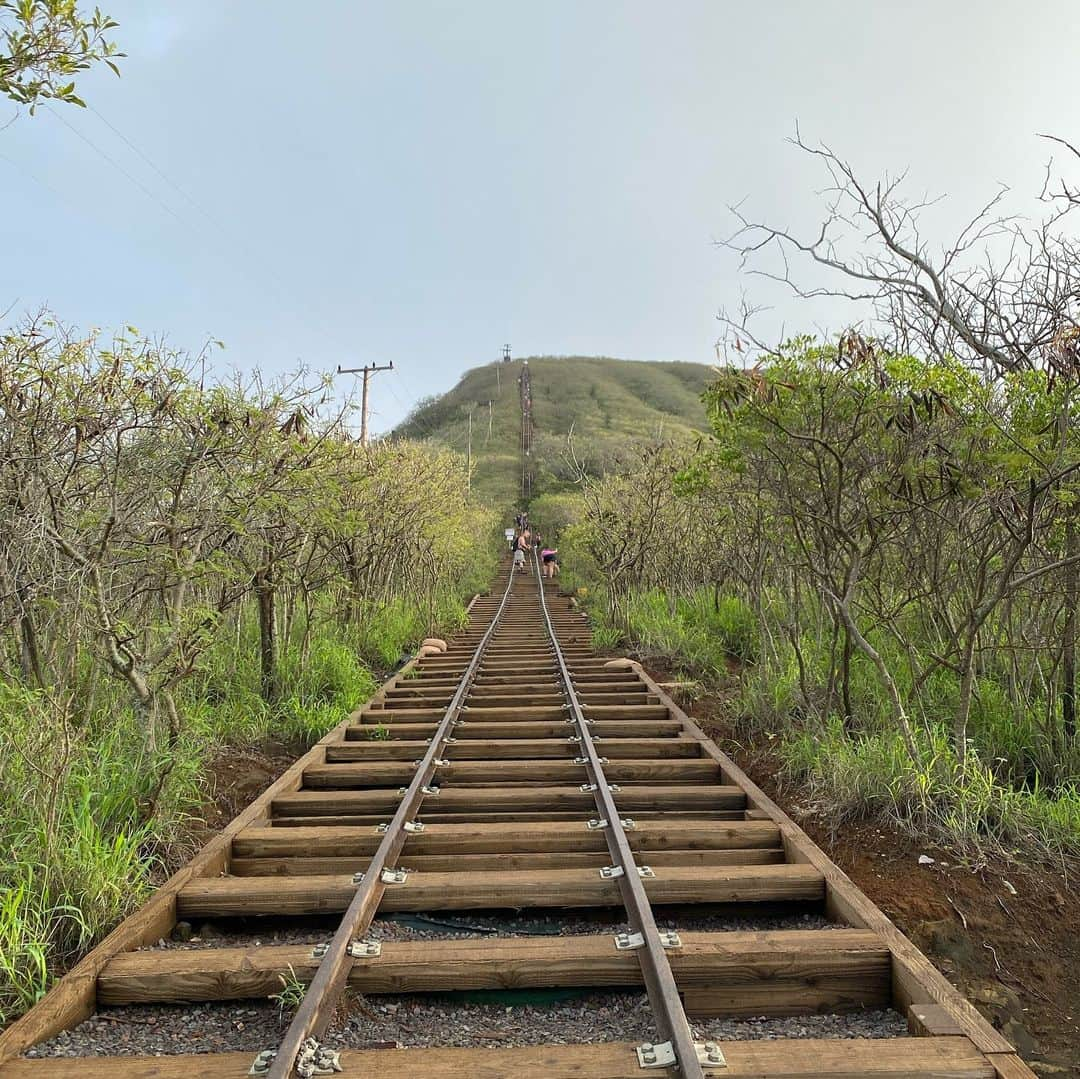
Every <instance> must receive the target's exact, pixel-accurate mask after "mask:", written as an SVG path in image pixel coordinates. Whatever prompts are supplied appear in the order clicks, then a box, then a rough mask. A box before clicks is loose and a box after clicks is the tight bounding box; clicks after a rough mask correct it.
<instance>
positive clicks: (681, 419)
mask: <svg viewBox="0 0 1080 1079" xmlns="http://www.w3.org/2000/svg"><path fill="white" fill-rule="evenodd" d="M528 364H529V370H530V372H531V381H532V396H533V419H534V427H535V438H534V443H533V453H532V460H533V466H534V484H533V492H534V495H542V494H544V493H546V492H552V491H560V490H564V489H566V488H568V487H569V486H570V485H571V484H572V483H573V481H574V480H575V479H576V477H577V475H578V470H579V468H580V469H582V470H584V472H585V473H586V474H588V475H594V476H596V475H602V474H603V473H604V472H607V471H609V470H611V469H612V468H613V467H616V465H617V464H618V462H619V460H620V459H621V458H622V457H625V456H626V452H627V449H628V447H629V446H630V445H631V444H632V443H633V442H634V441H636V440H640V439H642V438H656V437H668V438H679V437H686V438H689V437H692V436H694V435H696V434H697V433H698V432H700V431H703V430H705V429H706V427H707V417H706V415H705V409H704V407H703V405H702V403H701V393H702V391H703V390H704V388H705V386H706V384H707V383H708V381H709V378H710V376H711V374H712V369H711V368H709V367H707V366H705V365H703V364H694V363H645V362H636V361H628V360H614V359H607V358H602V357H583V356H566V357H535V358H529V360H528ZM521 367H522V361H514V362H513V363H492V364H488V365H486V366H484V367H477V368H474V369H473V370H471V371H468V372H466V374H465V375H464V376H462V379H461V381H460V382H459V383H458V384H457V385H456V386H455V387H454V388H453V389H452V390H451V391H450V392H449V393H446V394H443V395H442V396H440V397H435V398H431V399H429V400H427V401H422V402H421V403H420V404H419V405H418V406H417V407H416V408H415V409H414V410H413V412H412V414H411V415H410V416H409V417H408V418H407V419H406V420H405V421H404V423H402V424H401V426H400V427H399V428H398V429H397V431H396V432H395V434H396V435H397V436H399V437H405V438H422V439H428V440H431V441H433V442H435V443H436V444H439V445H444V446H450V447H452V448H453V449H455V450H457V451H458V452H464V451H465V450H466V447H467V445H468V428H469V413H470V411H471V412H472V417H473V421H472V422H473V435H472V452H473V462H474V472H473V487H474V490H476V491H477V492H478V493H479V494H480V495H481V496H482V497H483V498H484V499H485V500H486V501H487V502H488V503H489V504H491V505H493V506H497V507H500V508H505V507H508V506H510V505H511V504H513V503H514V502H516V501H517V499H518V496H519V492H520V489H521V452H520V445H521V443H520V439H521V411H520V404H519V399H518V378H519V376H520V374H521ZM489 402H491V409H490V413H489V408H488V403H489ZM489 420H490V422H489ZM571 434H572V450H571V444H570V442H569V441H568V439H569V437H570V436H571Z"/></svg>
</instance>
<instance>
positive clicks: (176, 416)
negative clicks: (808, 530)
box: [0, 320, 496, 1021]
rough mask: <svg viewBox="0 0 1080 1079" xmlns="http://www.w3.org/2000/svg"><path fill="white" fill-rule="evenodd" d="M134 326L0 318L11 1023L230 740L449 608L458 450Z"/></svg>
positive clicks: (467, 539) (365, 669)
mask: <svg viewBox="0 0 1080 1079" xmlns="http://www.w3.org/2000/svg"><path fill="white" fill-rule="evenodd" d="M325 391H326V386H325V383H323V382H321V381H318V380H314V381H310V380H305V379H304V378H303V377H300V376H297V377H294V378H291V379H288V380H285V381H283V382H281V383H278V384H276V385H274V386H267V385H263V384H261V383H259V382H258V381H257V380H255V381H251V382H250V383H245V384H241V383H234V384H231V385H214V384H208V383H207V381H206V380H205V373H204V371H203V370H202V364H201V362H200V361H199V360H192V359H189V358H187V357H184V356H181V355H177V354H174V353H171V352H168V351H165V350H163V349H161V348H158V347H156V346H154V345H153V344H151V343H150V342H147V341H145V340H143V339H140V338H139V337H138V336H137V335H135V334H134V333H133V332H132V333H129V334H128V335H126V336H125V337H122V338H120V339H118V340H116V341H114V342H111V343H105V342H103V341H100V340H97V339H95V338H89V339H70V338H68V337H66V336H65V335H64V333H63V332H62V330H61V329H60V328H59V327H57V326H56V325H54V324H52V323H50V322H47V321H44V320H43V321H39V322H37V323H35V324H33V325H30V326H28V327H26V328H25V330H24V331H22V332H18V333H11V334H8V335H7V336H5V337H4V338H2V339H0V421H2V422H0V500H2V502H3V505H4V506H5V507H6V509H5V527H4V529H3V530H2V533H0V847H2V849H3V850H4V851H5V852H9V854H10V856H9V857H7V858H5V860H4V863H3V866H2V868H0V895H2V896H3V900H2V902H0V1021H3V1019H4V1018H5V1017H7V1016H11V1015H12V1014H15V1013H17V1012H18V1011H19V1010H20V1009H22V1008H23V1007H25V1006H26V1005H28V1004H29V1003H32V1001H33V1000H34V999H35V998H36V997H37V996H38V995H40V993H41V992H42V991H43V988H44V986H45V983H46V979H47V974H48V971H49V970H50V969H51V968H53V967H55V965H57V964H58V963H61V962H63V961H64V960H65V959H67V958H69V957H71V956H72V955H74V954H77V953H78V952H79V951H80V950H81V949H82V948H84V947H85V946H86V945H88V944H90V943H92V942H93V941H94V940H95V939H96V938H98V937H99V936H101V935H102V934H103V933H104V932H106V931H107V930H108V929H110V928H111V927H112V925H113V924H115V922H116V921H117V919H118V918H120V917H121V916H122V915H123V914H124V913H126V912H127V911H128V910H129V909H130V908H131V907H132V905H133V904H135V903H137V902H138V900H139V899H140V898H141V897H142V896H143V895H144V894H145V891H146V888H147V886H148V883H149V881H150V879H151V877H152V876H153V874H154V872H155V867H156V865H157V864H158V862H159V861H165V862H167V861H168V860H169V855H170V846H171V844H172V843H174V842H175V840H176V838H177V836H178V834H179V833H180V832H181V831H182V828H181V825H182V822H183V819H184V816H185V814H188V813H190V812H192V811H193V810H194V809H196V808H197V807H198V805H199V803H200V801H201V793H202V786H201V785H202V777H203V776H204V774H205V769H206V762H207V760H208V759H209V757H210V756H211V755H212V754H213V753H214V752H215V751H216V750H217V749H218V748H219V747H220V746H221V745H222V744H223V743H224V742H228V741H234V742H241V743H242V742H246V741H251V740H256V739H258V738H260V737H266V736H268V735H272V736H274V737H278V738H286V739H289V740H306V739H310V738H313V737H317V736H319V735H321V734H322V733H324V732H325V731H326V730H327V729H328V728H329V727H331V726H332V725H333V724H335V723H337V722H340V721H341V720H342V719H344V718H345V716H346V715H347V714H348V713H349V711H350V710H351V709H353V708H354V707H356V706H357V705H358V704H359V703H360V702H361V701H362V700H363V699H364V698H366V697H367V696H368V695H369V694H370V693H371V692H372V690H373V689H374V687H375V679H374V676H373V674H372V672H371V670H370V669H369V666H368V665H371V666H373V667H375V668H376V669H378V668H385V667H387V666H390V665H392V664H393V662H394V661H395V660H396V659H397V657H398V656H399V654H400V651H401V649H402V648H403V647H404V646H406V645H408V644H409V643H410V642H416V641H418V640H419V639H420V638H421V637H422V636H423V635H424V634H425V633H427V632H429V631H430V630H432V629H434V628H436V627H438V626H444V627H446V628H453V627H454V625H456V624H458V623H459V622H460V620H461V618H462V617H463V607H462V603H461V600H462V597H463V596H464V595H465V594H467V593H469V592H470V591H472V590H474V589H476V588H478V587H483V586H484V585H486V583H487V581H488V580H489V578H490V574H491V572H492V571H493V568H494V557H493V556H494V545H493V537H494V525H495V523H496V522H495V521H494V517H493V515H492V514H491V513H490V512H489V511H486V510H482V509H479V508H477V507H476V506H475V505H474V504H473V503H471V502H470V501H469V499H468V497H467V492H466V471H465V468H464V462H463V461H462V459H461V458H460V457H459V456H457V455H455V454H453V453H451V452H450V451H441V452H437V453H433V452H432V450H431V448H430V447H427V446H419V445H417V444H415V443H409V442H404V441H402V442H396V443H393V444H390V443H387V444H381V445H378V446H375V447H371V448H369V449H365V448H362V447H360V446H358V445H357V444H356V443H354V442H352V441H350V440H349V439H348V438H347V436H346V433H345V428H344V426H343V422H342V416H341V415H340V414H338V413H329V412H327V411H326V403H325Z"/></svg>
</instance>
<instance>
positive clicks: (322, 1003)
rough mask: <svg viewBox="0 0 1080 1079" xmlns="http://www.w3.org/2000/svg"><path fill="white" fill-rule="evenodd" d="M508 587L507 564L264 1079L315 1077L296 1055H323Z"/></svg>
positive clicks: (510, 584)
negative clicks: (492, 606)
mask: <svg viewBox="0 0 1080 1079" xmlns="http://www.w3.org/2000/svg"><path fill="white" fill-rule="evenodd" d="M513 584H514V568H513V564H512V563H511V566H510V572H509V575H508V577H507V581H506V590H505V591H504V592H503V596H502V601H501V602H500V603H499V606H498V608H497V609H496V611H495V614H494V616H493V617H492V620H491V624H490V625H489V626H488V627H487V629H486V630H485V631H484V635H483V636H482V637H481V638H480V641H479V643H478V644H477V646H476V650H475V651H474V652H473V656H472V659H471V660H470V661H469V665H468V667H466V668H465V671H464V673H463V674H462V676H461V680H460V681H459V682H458V685H457V689H456V690H455V692H454V696H453V697H452V698H451V700H450V703H449V704H448V705H447V707H446V712H445V714H444V715H443V718H442V719H441V720H440V721H439V725H438V727H437V728H436V729H435V733H434V734H433V735H432V737H431V741H430V743H429V744H428V748H427V752H426V753H425V754H424V756H423V757H422V758H421V760H420V761H419V763H418V764H417V767H416V772H415V774H414V775H413V778H412V782H411V783H410V784H409V786H408V787H407V788H406V789H405V793H404V794H403V795H402V796H401V801H400V802H399V803H398V807H397V810H396V811H395V813H394V816H393V817H392V818H391V820H390V823H389V824H388V825H387V827H386V834H385V835H384V836H383V838H382V841H381V842H380V843H379V846H378V848H377V849H376V851H375V853H374V854H373V855H372V857H371V861H370V862H369V863H368V867H367V870H366V871H365V872H364V874H363V879H362V880H361V881H360V884H359V887H358V888H357V891H356V894H355V895H354V896H353V898H352V900H351V901H350V903H349V905H348V907H347V908H346V910H345V913H344V914H343V915H342V917H341V923H340V924H339V925H338V928H337V932H335V933H334V936H333V938H332V939H331V941H330V944H329V947H328V949H327V951H326V954H325V955H324V956H323V957H322V959H321V960H320V962H319V966H318V969H317V970H316V971H315V976H314V977H313V978H312V980H311V984H310V985H309V986H308V988H307V992H306V993H305V994H304V1000H303V1002H302V1003H301V1005H300V1007H299V1008H298V1009H297V1011H296V1015H294V1016H293V1020H292V1022H291V1023H290V1024H289V1029H288V1030H286V1032H285V1034H284V1035H283V1036H282V1039H281V1041H280V1042H279V1044H278V1048H277V1053H276V1055H275V1056H274V1058H273V1061H272V1062H271V1063H270V1065H269V1068H268V1069H267V1070H266V1071H265V1073H264V1074H265V1075H266V1076H267V1079H289V1077H290V1076H292V1075H293V1074H294V1071H295V1073H296V1074H298V1075H305V1074H306V1075H312V1074H315V1072H314V1071H308V1070H307V1069H306V1067H304V1068H301V1067H300V1066H299V1065H300V1055H301V1050H302V1049H305V1050H306V1055H307V1056H308V1057H311V1056H312V1055H313V1053H314V1052H318V1051H322V1049H323V1047H322V1046H320V1045H318V1044H317V1043H318V1039H319V1038H321V1037H322V1035H323V1034H324V1033H325V1032H326V1028H327V1026H329V1024H330V1020H331V1019H332V1018H333V1013H334V1009H335V1008H336V1006H337V1002H338V999H339V998H340V996H341V993H342V991H343V990H344V988H345V985H346V983H347V981H348V977H349V971H350V969H351V967H352V960H353V956H352V955H350V945H351V944H352V943H353V941H354V940H356V938H357V937H358V936H362V935H363V934H364V933H366V932H367V930H368V929H369V928H370V927H371V921H372V919H373V918H374V916H375V912H376V911H377V910H378V908H379V903H380V902H381V900H382V897H383V893H384V891H385V890H386V887H387V883H388V882H387V881H386V880H385V879H384V876H383V875H384V873H386V872H387V871H388V869H390V867H392V866H393V865H394V863H395V862H396V861H397V858H398V856H399V855H400V854H401V851H402V848H403V847H404V845H405V840H406V839H407V838H408V836H409V829H407V828H406V824H407V823H408V824H410V825H414V824H415V822H414V819H413V818H414V817H415V815H416V813H417V812H418V811H419V809H420V805H421V803H422V802H423V800H424V797H425V795H427V794H429V793H431V786H430V784H431V780H432V779H433V778H434V776H435V772H436V769H437V768H438V766H439V764H440V763H442V751H443V749H444V748H445V746H446V741H447V739H448V738H449V737H450V732H451V731H452V730H453V728H454V725H455V724H456V723H457V722H458V716H459V714H460V712H461V709H462V705H463V704H464V701H465V697H466V696H467V695H468V692H469V690H470V688H471V687H472V683H473V680H474V679H475V677H476V673H477V671H478V670H479V667H480V662H481V660H482V659H483V657H484V653H485V651H486V650H487V646H488V644H489V643H490V642H491V638H492V636H493V635H494V633H495V629H496V627H497V626H498V624H499V620H500V619H501V618H502V615H503V611H504V610H505V609H506V601H507V600H508V599H509V597H510V590H511V588H512V587H513ZM313 1038H314V1039H315V1040H316V1045H315V1046H314V1047H313V1046H312V1045H311V1043H310V1039H313Z"/></svg>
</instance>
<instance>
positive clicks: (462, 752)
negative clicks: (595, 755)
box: [326, 735, 701, 763]
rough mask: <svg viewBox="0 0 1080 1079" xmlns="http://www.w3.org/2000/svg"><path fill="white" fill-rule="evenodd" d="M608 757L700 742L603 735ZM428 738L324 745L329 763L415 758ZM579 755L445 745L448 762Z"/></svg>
mask: <svg viewBox="0 0 1080 1079" xmlns="http://www.w3.org/2000/svg"><path fill="white" fill-rule="evenodd" d="M600 745H601V747H602V749H603V754H604V756H605V757H607V758H608V759H609V760H621V759H624V758H665V759H667V758H676V759H682V758H691V759H696V758H698V757H700V756H701V743H700V742H698V741H697V740H696V739H694V738H605V739H604V740H603V741H602V742H601V743H600ZM427 747H428V739H419V738H417V739H411V740H406V739H384V740H382V741H369V742H339V743H337V744H334V745H329V746H327V747H326V760H327V762H328V763H334V762H338V761H368V760H370V761H376V760H401V761H411V760H416V759H418V758H420V757H422V756H423V755H424V753H425V752H426V751H427ZM580 754H581V747H580V746H579V745H576V744H573V743H570V742H567V740H566V736H565V735H563V737H556V738H490V739H480V738H470V739H468V740H465V741H462V740H460V739H459V740H458V742H457V743H456V744H452V745H448V746H447V747H446V750H445V756H446V757H447V759H449V760H451V761H479V760H485V761H510V760H549V759H551V760H560V759H564V758H567V757H569V758H571V759H572V758H574V757H577V756H579V755H580Z"/></svg>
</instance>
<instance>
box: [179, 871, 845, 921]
mask: <svg viewBox="0 0 1080 1079" xmlns="http://www.w3.org/2000/svg"><path fill="white" fill-rule="evenodd" d="M643 883H644V885H645V891H646V893H647V894H648V896H649V899H650V901H651V902H653V903H665V904H678V903H759V902H820V901H821V900H822V898H823V897H824V894H825V892H824V878H823V877H822V875H821V873H820V872H818V870H816V869H813V868H811V867H809V866H801V865H764V866H756V865H755V866H706V867H696V866H659V867H657V868H656V870H655V876H652V877H647V878H645V879H644V880H643ZM356 888H357V885H356V884H354V883H353V880H352V878H351V877H348V876H344V875H342V876H337V875H327V876H312V877H210V878H203V879H198V880H192V881H189V882H188V883H187V884H186V885H184V887H183V888H182V889H181V891H180V893H179V895H178V896H177V915H178V917H181V918H191V917H238V916H253V915H267V914H274V915H298V914H325V913H333V912H338V911H342V910H344V909H345V908H346V907H347V906H348V904H349V901H350V899H352V897H353V895H354V894H355V892H356ZM621 903H622V899H621V896H620V891H619V885H618V881H616V880H606V879H604V878H602V877H601V876H600V874H599V872H594V871H592V870H588V869H537V870H522V871H516V872H515V871H509V872H497V873H410V874H408V875H407V876H406V878H405V882H404V883H402V884H388V885H387V886H386V888H385V891H384V892H383V897H382V900H381V901H380V903H379V910H382V911H395V910H399V911H406V910H407V911H424V910H465V909H469V908H473V909H476V908H480V909H488V908H504V907H596V906H619V905H621Z"/></svg>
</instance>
